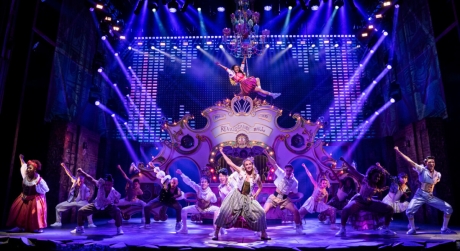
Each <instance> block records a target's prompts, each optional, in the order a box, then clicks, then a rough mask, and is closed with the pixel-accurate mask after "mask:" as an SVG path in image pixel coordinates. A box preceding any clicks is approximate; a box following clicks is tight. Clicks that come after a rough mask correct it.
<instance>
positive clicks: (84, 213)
mask: <svg viewBox="0 0 460 251" xmlns="http://www.w3.org/2000/svg"><path fill="white" fill-rule="evenodd" d="M77 172H80V173H81V174H83V176H85V178H86V179H88V180H89V181H91V182H92V183H93V184H94V185H95V186H97V188H98V191H97V196H96V199H95V200H94V202H93V203H90V204H88V205H86V206H84V207H81V208H80V209H79V210H78V215H77V227H76V228H75V229H74V230H72V231H70V232H71V233H72V234H82V233H84V232H85V230H84V227H83V219H84V218H85V217H88V216H89V215H92V214H94V213H96V212H102V211H103V212H105V213H108V214H109V215H110V217H112V218H114V219H115V226H116V227H117V234H119V235H120V234H123V230H122V229H121V223H122V220H121V210H120V209H119V208H118V207H117V206H116V205H115V204H117V203H118V202H119V201H120V197H121V195H120V193H119V192H117V190H115V188H113V182H114V180H113V178H112V175H111V174H107V175H106V176H105V177H104V178H103V179H102V178H100V179H99V180H96V179H94V178H93V177H92V176H91V175H89V174H87V173H85V172H84V171H83V170H82V169H81V168H78V169H77Z"/></svg>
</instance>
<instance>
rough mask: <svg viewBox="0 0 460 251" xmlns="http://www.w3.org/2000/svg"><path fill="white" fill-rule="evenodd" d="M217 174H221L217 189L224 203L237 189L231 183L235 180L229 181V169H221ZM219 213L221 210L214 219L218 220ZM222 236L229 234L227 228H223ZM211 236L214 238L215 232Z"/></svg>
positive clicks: (221, 230)
mask: <svg viewBox="0 0 460 251" xmlns="http://www.w3.org/2000/svg"><path fill="white" fill-rule="evenodd" d="M217 173H218V174H219V182H220V184H219V186H218V187H217V189H218V190H219V196H220V201H221V202H222V201H224V199H225V198H226V197H227V195H228V194H229V193H230V192H231V191H232V190H233V188H234V187H235V184H234V183H232V182H231V181H234V179H233V178H232V179H229V177H228V170H227V168H225V167H224V168H221V169H219V171H218V172H217ZM219 212H220V208H219V210H217V211H215V212H214V219H217V217H218V216H219ZM214 224H215V222H214ZM220 234H227V230H225V228H221V229H220ZM209 235H210V236H214V231H212V233H210V234H209Z"/></svg>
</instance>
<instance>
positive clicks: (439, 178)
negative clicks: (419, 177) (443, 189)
mask: <svg viewBox="0 0 460 251" xmlns="http://www.w3.org/2000/svg"><path fill="white" fill-rule="evenodd" d="M436 173H437V174H438V175H437V176H438V179H437V181H436V183H438V182H439V181H441V173H440V172H436Z"/></svg>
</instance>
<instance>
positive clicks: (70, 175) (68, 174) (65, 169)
mask: <svg viewBox="0 0 460 251" xmlns="http://www.w3.org/2000/svg"><path fill="white" fill-rule="evenodd" d="M61 166H62V167H63V168H64V171H65V173H66V174H67V176H69V178H70V180H72V182H75V177H74V176H73V175H72V173H70V170H69V168H67V166H66V165H65V163H64V162H62V163H61Z"/></svg>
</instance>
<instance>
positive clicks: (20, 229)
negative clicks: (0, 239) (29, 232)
mask: <svg viewBox="0 0 460 251" xmlns="http://www.w3.org/2000/svg"><path fill="white" fill-rule="evenodd" d="M6 232H7V233H22V232H24V229H22V228H19V227H15V228H12V229H10V230H8V231H6Z"/></svg>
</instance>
